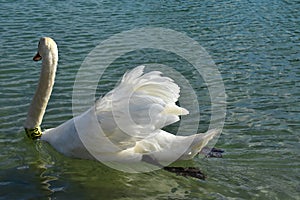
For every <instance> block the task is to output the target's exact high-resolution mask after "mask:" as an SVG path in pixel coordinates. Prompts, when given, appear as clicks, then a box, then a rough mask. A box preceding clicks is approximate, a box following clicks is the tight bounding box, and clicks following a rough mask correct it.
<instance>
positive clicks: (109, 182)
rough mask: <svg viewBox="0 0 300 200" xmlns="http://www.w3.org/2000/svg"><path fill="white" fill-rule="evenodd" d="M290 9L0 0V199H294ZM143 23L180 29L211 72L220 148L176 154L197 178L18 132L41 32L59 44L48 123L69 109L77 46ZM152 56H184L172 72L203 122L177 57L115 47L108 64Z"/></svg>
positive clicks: (85, 48) (294, 14)
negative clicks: (136, 167) (79, 152)
mask: <svg viewBox="0 0 300 200" xmlns="http://www.w3.org/2000/svg"><path fill="white" fill-rule="evenodd" d="M299 12H300V3H299V2H297V1H296V0H294V1H285V0H274V1H268V0H262V1H255V0H252V1H246V0H241V1H222V2H221V1H211V0H209V1H175V2H174V1H169V0H167V1H162V2H157V1H139V2H131V1H122V2H121V1H99V2H98V1H89V2H76V1H65V2H60V1H44V2H40V1H30V2H29V1H16V2H12V1H7V2H6V1H1V6H0V17H1V21H0V46H1V49H0V52H1V62H0V63H1V68H0V71H1V73H0V78H1V82H0V84H1V89H0V93H1V98H0V105H1V107H0V130H1V134H0V147H1V153H0V168H1V171H0V196H1V199H32V198H43V199H46V198H48V197H50V198H53V199H55V198H56V199H66V198H73V199H147V198H148V199H231V198H233V199H300V173H299V170H300V167H299V166H300V162H299V161H300V159H299V153H300V151H299V149H300V144H299V132H300V125H299V121H300V115H299V113H300V109H299V108H300V90H299V89H300V84H299V82H300V81H299V80H300V67H299V66H300V39H299V36H300V23H299V22H300V17H299ZM147 26H150V27H163V28H169V29H173V30H176V31H179V32H184V33H185V34H186V35H187V36H189V37H191V38H193V39H194V40H196V41H197V42H198V43H199V44H200V45H202V46H203V47H204V48H205V49H206V50H207V51H208V53H209V54H210V55H211V56H212V58H213V60H214V61H215V63H216V65H217V67H218V69H219V71H220V72H221V74H222V77H223V80H224V84H225V89H226V94H227V96H228V98H227V103H228V107H227V117H226V122H225V126H224V129H223V134H222V135H221V137H220V138H219V140H218V143H217V145H216V146H217V147H219V148H222V149H224V150H225V154H224V157H223V158H222V159H216V158H209V159H207V158H205V159H201V158H195V159H194V160H193V161H188V162H184V163H180V165H185V166H197V167H200V168H201V169H202V170H203V171H204V173H205V174H206V175H207V176H208V178H207V180H206V181H198V180H194V179H188V178H183V177H178V176H176V175H173V174H170V173H168V172H165V171H155V172H151V173H145V174H128V173H123V172H119V171H116V170H113V169H110V168H108V167H106V166H105V165H102V164H101V163H98V162H95V161H85V160H79V159H71V158H66V157H64V156H62V155H60V154H59V153H57V152H56V151H54V150H53V149H52V147H50V146H49V145H47V144H45V143H40V142H38V143H33V142H31V141H29V140H28V139H27V138H26V137H25V136H24V131H23V128H22V125H23V122H24V120H25V116H26V112H27V109H28V106H29V102H30V99H31V97H32V95H33V93H34V88H35V86H36V84H37V79H38V75H39V69H40V67H39V65H40V63H34V62H32V57H33V55H34V54H35V51H36V46H37V42H38V39H39V38H40V37H41V36H51V37H53V38H54V39H55V40H56V41H57V43H58V45H59V51H60V53H59V56H60V60H59V68H58V72H57V77H56V83H55V87H54V91H53V94H52V96H51V100H50V102H49V105H48V108H47V112H46V115H45V117H44V121H43V128H50V127H55V126H57V125H59V124H60V123H62V122H64V121H65V120H67V119H70V118H72V108H71V104H72V99H71V97H72V87H73V84H74V80H75V76H76V73H77V70H78V69H79V67H80V65H81V63H82V62H83V60H84V58H85V57H86V56H87V54H88V53H89V52H90V51H91V50H92V49H93V48H94V47H96V46H97V44H99V43H100V42H101V41H103V40H105V39H107V38H109V37H110V36H112V35H114V34H117V33H120V32H122V31H126V30H131V29H133V28H142V27H147ZM154 61H157V62H161V63H163V64H165V65H169V66H172V65H174V66H175V67H176V66H177V67H178V66H179V65H181V64H184V65H183V67H182V68H181V72H182V74H184V75H185V76H187V77H188V79H189V80H191V83H192V84H193V87H194V88H198V89H199V90H197V91H198V92H197V95H198V99H200V100H202V101H200V106H199V108H200V112H201V114H203V118H201V121H200V122H201V123H200V127H199V129H200V130H201V129H202V130H205V129H206V128H207V123H208V119H209V115H210V114H209V106H208V105H209V98H207V92H206V90H205V85H203V81H201V77H200V78H199V76H196V75H195V74H194V73H192V72H189V71H188V70H185V69H186V68H187V67H188V63H186V62H184V61H180V59H178V58H176V57H175V56H174V55H172V54H170V53H166V52H165V53H164V54H162V55H160V52H159V53H157V52H156V54H155V52H152V51H151V50H146V51H145V52H133V53H132V54H128V55H126V56H124V57H122V58H120V59H118V60H117V61H116V62H115V63H113V66H112V69H114V67H115V69H117V68H121V67H123V66H124V69H123V68H122V69H123V71H125V66H127V67H133V66H134V65H135V64H137V63H143V62H146V63H147V62H148V63H149V62H154ZM176 63H177V64H176ZM178 63H179V64H178ZM185 67H186V68H185ZM179 70H180V69H179ZM112 71H113V70H112ZM123 71H122V70H121V71H119V70H115V73H111V74H108V76H107V78H106V79H103V80H101V81H102V82H101V81H100V83H101V84H104V87H101V86H99V88H98V89H97V93H98V94H99V95H103V94H105V92H107V91H108V90H109V89H111V88H112V87H113V86H114V84H115V82H116V81H117V80H118V78H119V76H120V75H121V74H122V73H123ZM200 84H202V85H200ZM175 128H176V127H175ZM170 129H172V127H171V128H170Z"/></svg>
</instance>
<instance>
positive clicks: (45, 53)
mask: <svg viewBox="0 0 300 200" xmlns="http://www.w3.org/2000/svg"><path fill="white" fill-rule="evenodd" d="M49 55H52V56H54V57H56V58H57V55H58V50H57V45H56V43H55V41H54V40H53V39H52V38H50V37H42V38H41V39H40V41H39V45H38V52H37V54H36V55H35V56H34V57H33V60H34V61H39V60H41V59H42V58H45V57H49Z"/></svg>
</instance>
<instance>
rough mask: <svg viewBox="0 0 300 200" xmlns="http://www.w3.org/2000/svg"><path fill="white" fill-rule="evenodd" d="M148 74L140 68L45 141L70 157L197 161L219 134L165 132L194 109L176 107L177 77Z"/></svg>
mask: <svg viewBox="0 0 300 200" xmlns="http://www.w3.org/2000/svg"><path fill="white" fill-rule="evenodd" d="M143 70H144V66H139V67H136V68H135V69H133V70H131V71H129V72H127V73H126V74H125V75H124V76H123V78H122V80H121V82H120V84H119V85H118V86H117V87H116V88H115V89H113V90H112V91H110V92H109V93H107V94H106V95H105V96H104V97H103V98H100V99H99V100H98V101H97V102H96V103H95V105H94V106H93V107H91V108H90V109H89V110H88V111H87V112H85V113H83V114H81V115H79V116H77V117H75V118H74V119H71V120H69V121H67V122H66V123H64V124H62V125H60V126H59V127H57V128H55V129H51V130H48V131H46V132H45V133H44V134H43V136H42V138H41V139H43V140H46V141H48V142H49V143H51V144H52V146H54V147H55V148H56V149H57V150H58V151H59V152H61V153H63V154H65V155H68V156H73V157H80V158H92V157H94V158H96V159H98V160H101V161H120V162H137V161H141V160H142V158H143V155H145V154H146V155H150V156H152V157H153V159H156V160H157V161H175V160H176V159H190V158H192V157H193V156H194V155H196V154H197V153H198V152H199V151H200V150H201V149H202V148H203V146H205V145H206V144H207V142H208V141H209V140H210V139H212V138H213V137H214V136H215V135H216V134H217V133H218V131H215V132H208V133H207V134H196V135H191V136H186V137H185V136H175V135H173V134H170V133H168V132H165V131H163V130H161V128H162V127H164V126H167V125H169V124H172V123H174V122H177V121H178V120H179V115H186V114H188V111H187V110H186V109H184V108H181V107H179V106H177V105H176V104H175V102H176V101H178V98H179V92H180V88H179V86H178V85H177V84H176V83H174V81H173V80H172V79H170V78H168V77H164V76H162V73H161V72H158V71H152V72H148V73H145V74H143ZM91 155H92V156H91Z"/></svg>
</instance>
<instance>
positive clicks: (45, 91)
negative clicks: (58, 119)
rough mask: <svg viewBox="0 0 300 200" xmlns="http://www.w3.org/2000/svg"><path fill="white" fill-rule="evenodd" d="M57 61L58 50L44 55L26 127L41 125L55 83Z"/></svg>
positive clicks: (31, 127)
mask: <svg viewBox="0 0 300 200" xmlns="http://www.w3.org/2000/svg"><path fill="white" fill-rule="evenodd" d="M57 61H58V55H57V52H50V53H49V54H48V55H46V56H44V57H43V62H42V69H41V74H40V79H39V83H38V86H37V89H36V92H35V94H34V96H33V99H32V101H31V104H30V107H29V110H28V113H27V119H26V121H25V124H24V128H25V129H26V128H27V129H33V128H36V127H39V126H40V125H41V123H42V120H43V117H44V114H45V111H46V107H47V104H48V101H49V98H50V95H51V92H52V88H53V85H54V79H55V73H56V68H57Z"/></svg>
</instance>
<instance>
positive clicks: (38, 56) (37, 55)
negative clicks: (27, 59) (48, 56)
mask: <svg viewBox="0 0 300 200" xmlns="http://www.w3.org/2000/svg"><path fill="white" fill-rule="evenodd" d="M33 60H34V61H39V60H42V56H41V55H40V54H39V52H37V53H36V55H35V56H34V57H33Z"/></svg>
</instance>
